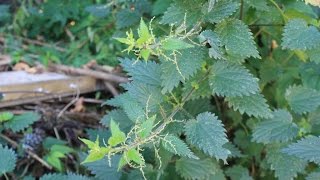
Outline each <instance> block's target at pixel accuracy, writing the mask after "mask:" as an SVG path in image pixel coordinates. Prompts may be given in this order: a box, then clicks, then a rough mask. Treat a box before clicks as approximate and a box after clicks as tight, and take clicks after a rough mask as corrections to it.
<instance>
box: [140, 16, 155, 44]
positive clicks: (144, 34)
mask: <svg viewBox="0 0 320 180" xmlns="http://www.w3.org/2000/svg"><path fill="white" fill-rule="evenodd" d="M138 34H139V38H138V39H137V41H136V43H137V45H142V44H143V43H146V42H147V41H149V40H150V39H151V38H153V37H152V35H151V34H150V32H149V28H148V26H147V25H146V23H145V22H144V21H143V19H142V18H141V20H140V26H139V29H138Z"/></svg>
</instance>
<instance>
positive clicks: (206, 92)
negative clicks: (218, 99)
mask: <svg viewBox="0 0 320 180" xmlns="http://www.w3.org/2000/svg"><path fill="white" fill-rule="evenodd" d="M206 75H207V71H206V70H205V71H203V70H200V71H198V72H197V73H196V75H194V76H193V77H191V78H190V79H189V80H188V81H186V82H185V83H184V87H183V95H184V96H187V95H188V93H189V92H191V91H192V89H194V90H193V93H192V94H191V96H190V99H192V100H195V99H199V98H208V97H210V96H211V94H212V92H211V90H210V86H209V81H208V79H207V78H206V79H203V78H204V77H206Z"/></svg>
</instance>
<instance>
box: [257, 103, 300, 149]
mask: <svg viewBox="0 0 320 180" xmlns="http://www.w3.org/2000/svg"><path fill="white" fill-rule="evenodd" d="M298 132H299V128H298V126H297V125H296V124H295V123H294V122H292V116H291V114H290V113H289V112H288V111H286V110H283V109H280V110H275V111H274V112H273V118H270V119H265V120H263V121H262V122H260V123H259V124H258V125H257V126H256V127H255V129H254V131H253V135H252V136H253V139H252V140H253V141H256V142H260V143H265V144H267V143H274V142H287V141H289V140H291V139H293V138H295V137H296V136H297V135H298Z"/></svg>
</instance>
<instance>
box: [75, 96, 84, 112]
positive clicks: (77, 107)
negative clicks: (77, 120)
mask: <svg viewBox="0 0 320 180" xmlns="http://www.w3.org/2000/svg"><path fill="white" fill-rule="evenodd" d="M85 110H86V108H85V107H84V98H83V97H80V98H79V99H78V101H77V102H76V103H75V104H74V108H73V109H71V112H84V111H85Z"/></svg>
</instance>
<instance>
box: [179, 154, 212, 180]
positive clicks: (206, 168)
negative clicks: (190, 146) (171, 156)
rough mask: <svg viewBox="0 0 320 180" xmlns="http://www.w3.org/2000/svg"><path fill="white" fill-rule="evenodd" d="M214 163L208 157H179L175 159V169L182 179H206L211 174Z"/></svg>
mask: <svg viewBox="0 0 320 180" xmlns="http://www.w3.org/2000/svg"><path fill="white" fill-rule="evenodd" d="M214 167H215V165H214V164H213V163H212V162H211V161H210V159H203V160H197V159H188V158H181V159H179V160H177V161H176V171H177V173H178V174H179V175H180V176H181V177H183V178H184V179H192V180H195V179H207V178H208V177H209V176H210V174H213V173H214V172H213V170H214V169H213V168H214Z"/></svg>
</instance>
